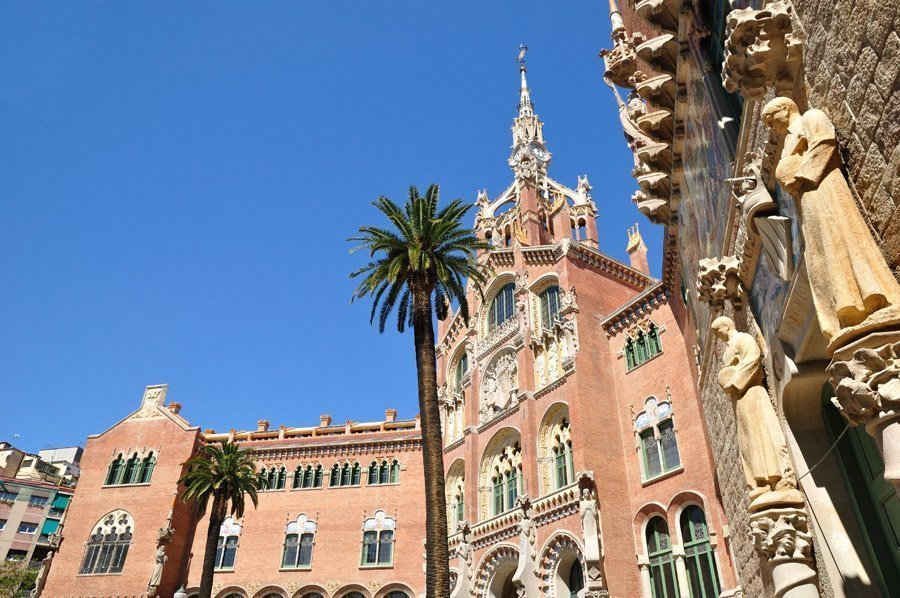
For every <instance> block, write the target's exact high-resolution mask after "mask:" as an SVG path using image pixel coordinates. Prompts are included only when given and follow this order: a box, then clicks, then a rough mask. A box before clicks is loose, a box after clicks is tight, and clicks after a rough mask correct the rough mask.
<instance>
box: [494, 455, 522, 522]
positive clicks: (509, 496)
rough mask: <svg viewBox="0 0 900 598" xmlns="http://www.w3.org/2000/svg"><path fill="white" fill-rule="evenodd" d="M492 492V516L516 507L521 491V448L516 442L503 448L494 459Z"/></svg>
mask: <svg viewBox="0 0 900 598" xmlns="http://www.w3.org/2000/svg"><path fill="white" fill-rule="evenodd" d="M491 484H492V486H493V492H494V515H499V514H501V513H505V512H506V511H509V510H510V509H512V508H513V507H515V506H516V499H517V498H518V497H519V494H520V492H521V490H522V448H521V446H520V445H519V443H518V442H516V443H515V444H514V445H512V446H508V447H506V448H504V449H503V450H502V451H501V452H500V455H499V458H498V459H496V461H495V465H494V474H493V476H492V477H491Z"/></svg>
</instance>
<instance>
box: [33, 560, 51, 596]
mask: <svg viewBox="0 0 900 598" xmlns="http://www.w3.org/2000/svg"><path fill="white" fill-rule="evenodd" d="M52 560H53V552H48V553H47V556H45V557H44V558H43V559H42V560H41V568H40V569H38V574H37V578H35V580H34V589H33V590H31V596H32V597H33V598H34V597H37V596H40V595H41V592H43V591H44V584H46V583H47V575H48V574H49V573H50V563H51V561H52Z"/></svg>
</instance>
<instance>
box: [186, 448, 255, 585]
mask: <svg viewBox="0 0 900 598" xmlns="http://www.w3.org/2000/svg"><path fill="white" fill-rule="evenodd" d="M185 465H186V466H187V471H186V472H185V473H184V475H183V476H181V480H179V482H180V483H182V484H184V485H185V488H186V490H185V492H184V494H183V495H182V496H181V499H182V500H183V501H185V502H192V503H194V504H195V505H197V508H198V509H199V513H200V515H201V516H202V515H203V514H204V513H205V512H206V505H207V503H208V502H209V498H210V497H212V509H211V510H210V513H209V529H208V530H207V532H206V547H205V548H204V552H203V569H202V574H201V576H200V594H199V598H210V595H211V594H212V583H213V570H214V568H215V563H216V547H217V544H218V541H219V528H220V527H221V526H222V522H223V521H225V517H226V516H227V515H228V514H229V512H230V514H231V515H234V516H237V517H242V516H243V515H244V506H245V500H244V496H245V495H249V496H250V500H251V501H253V506H254V507H256V506H257V505H258V501H257V491H258V490H259V478H258V477H257V475H256V468H255V466H254V460H253V457H252V455H251V453H250V451H247V450H244V449H241V448H240V447H239V446H238V445H237V444H235V443H233V442H230V441H226V442H223V443H222V444H221V445H215V444H207V445H204V446H202V447H200V452H199V454H197V455H196V456H194V457H192V458H191V459H188V461H187V462H186V463H185Z"/></svg>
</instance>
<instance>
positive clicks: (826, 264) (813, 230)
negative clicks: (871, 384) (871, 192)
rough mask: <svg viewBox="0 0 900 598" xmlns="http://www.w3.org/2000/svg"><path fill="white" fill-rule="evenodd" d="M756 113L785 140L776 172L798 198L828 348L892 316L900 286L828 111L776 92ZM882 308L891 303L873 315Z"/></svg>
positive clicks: (898, 301)
mask: <svg viewBox="0 0 900 598" xmlns="http://www.w3.org/2000/svg"><path fill="white" fill-rule="evenodd" d="M762 119H763V121H764V122H765V124H766V126H768V127H769V128H770V129H771V130H772V131H773V132H774V133H775V134H776V135H778V136H779V137H782V138H783V141H784V149H783V150H782V153H781V158H780V160H779V162H778V165H777V166H776V168H775V177H776V178H777V179H778V182H779V183H781V185H782V187H784V189H785V190H787V191H788V192H789V193H790V194H791V195H793V196H794V198H795V199H796V200H797V202H798V203H799V206H800V215H801V230H802V231H803V237H804V240H805V245H806V249H805V259H806V268H807V271H808V272H809V283H810V290H811V292H812V297H813V302H814V305H815V307H816V315H817V317H818V321H819V327H820V328H821V330H822V334H823V335H824V336H825V338H826V339H827V340H828V341H829V343H830V346H829V349H830V350H832V351H833V350H834V349H835V348H836V346H839V345H840V344H842V343H843V341H846V340H849V338H851V337H853V336H858V335H860V334H862V333H863V332H865V331H868V330H869V329H871V328H875V327H878V326H879V322H882V323H883V322H884V321H885V320H891V321H893V320H894V319H896V316H895V315H894V314H897V313H898V304H900V286H898V285H897V281H896V280H895V279H894V277H893V275H892V274H891V271H890V269H889V268H888V266H887V264H886V263H885V262H884V260H883V259H880V258H879V257H878V256H879V254H880V250H879V248H878V246H877V245H876V243H875V240H874V239H873V238H872V236H871V234H869V229H868V227H867V226H866V223H865V222H864V221H863V218H862V215H861V214H860V213H859V210H858V209H857V207H856V202H855V201H854V199H853V195H852V194H851V192H850V187H849V186H848V184H847V180H846V178H845V177H844V173H843V172H841V168H840V167H841V157H840V154H839V153H838V147H837V139H836V137H835V132H834V126H833V125H832V123H831V121H830V120H829V118H828V116H827V115H826V114H825V113H824V112H822V111H821V110H816V109H811V110H807V111H806V112H804V113H803V114H800V111H799V109H798V108H797V104H795V103H794V101H793V100H791V99H789V98H785V97H778V98H775V99H774V100H772V101H771V102H769V103H768V104H766V107H765V108H763V111H762ZM873 256H875V257H874V258H873ZM886 308H891V309H890V311H889V312H883V313H882V314H879V316H878V317H875V318H872V316H873V315H874V314H876V313H877V312H879V311H880V310H883V309H886ZM867 319H868V321H867ZM836 337H839V338H836Z"/></svg>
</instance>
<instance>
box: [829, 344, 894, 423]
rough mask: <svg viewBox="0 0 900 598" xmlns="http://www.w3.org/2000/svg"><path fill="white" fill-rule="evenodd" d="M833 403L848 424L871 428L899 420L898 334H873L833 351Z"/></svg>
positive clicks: (830, 367)
mask: <svg viewBox="0 0 900 598" xmlns="http://www.w3.org/2000/svg"><path fill="white" fill-rule="evenodd" d="M828 373H829V374H831V385H832V387H833V388H834V392H835V395H836V396H835V397H834V398H832V400H831V401H832V403H834V405H835V406H836V407H837V408H838V410H839V411H840V412H841V415H843V416H844V417H846V418H847V419H848V420H849V421H850V422H851V423H853V424H855V425H858V424H865V425H866V427H870V426H872V425H873V424H876V423H877V422H878V421H881V420H884V419H886V418H887V419H894V418H896V417H900V333H896V332H889V333H881V334H873V335H870V336H869V337H866V338H864V339H862V340H860V341H857V342H855V343H852V344H850V345H848V346H847V347H845V348H843V349H840V350H838V351H836V352H835V354H834V358H833V360H832V362H831V365H830V366H828Z"/></svg>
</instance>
